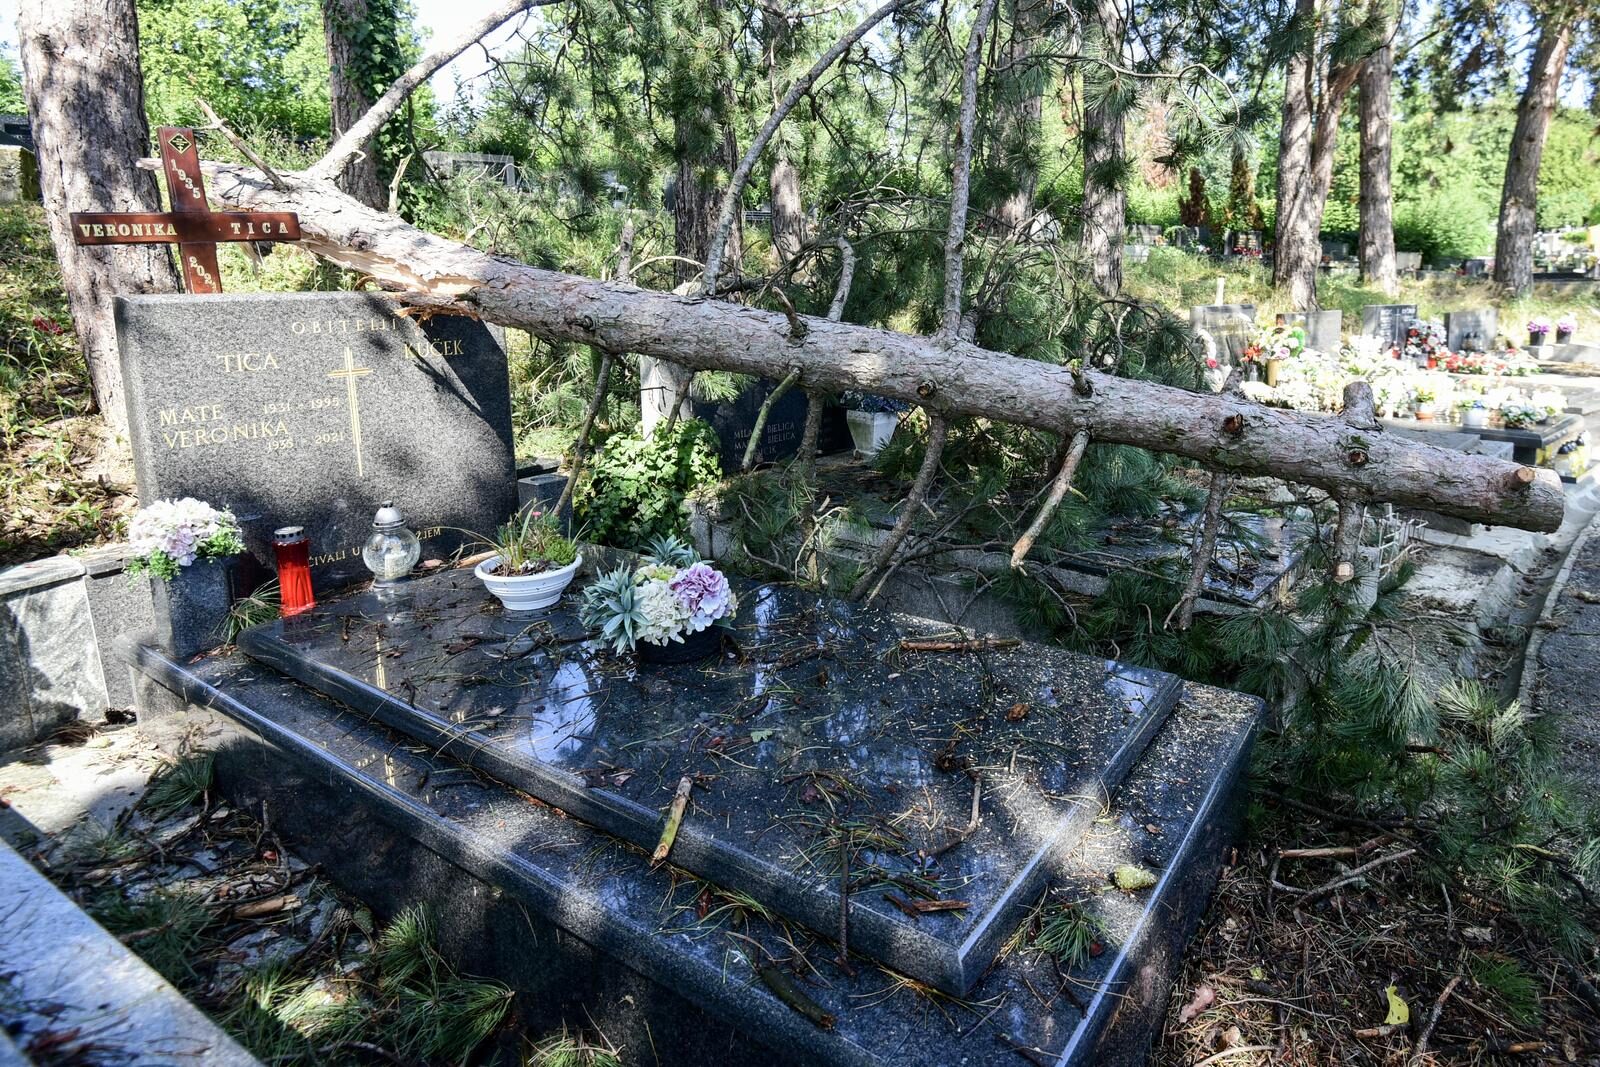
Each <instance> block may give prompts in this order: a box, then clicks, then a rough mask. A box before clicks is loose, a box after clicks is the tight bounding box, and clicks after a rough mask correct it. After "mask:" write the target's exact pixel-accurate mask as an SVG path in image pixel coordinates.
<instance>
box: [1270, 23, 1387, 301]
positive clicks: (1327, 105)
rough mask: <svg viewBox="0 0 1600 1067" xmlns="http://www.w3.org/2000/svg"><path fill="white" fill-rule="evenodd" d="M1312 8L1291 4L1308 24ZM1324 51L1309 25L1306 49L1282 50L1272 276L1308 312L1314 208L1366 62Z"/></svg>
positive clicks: (1318, 211)
mask: <svg viewBox="0 0 1600 1067" xmlns="http://www.w3.org/2000/svg"><path fill="white" fill-rule="evenodd" d="M1316 9H1317V0H1297V2H1296V5H1295V11H1296V14H1297V15H1298V16H1299V17H1301V18H1302V19H1304V20H1305V21H1306V24H1307V25H1308V26H1309V25H1311V24H1312V23H1313V22H1314V20H1315V16H1316ZM1326 51H1327V49H1326V46H1325V45H1319V44H1318V38H1317V35H1316V33H1315V32H1314V31H1313V32H1312V33H1311V37H1310V43H1308V45H1307V47H1306V50H1304V51H1301V52H1296V53H1295V54H1294V55H1292V56H1290V57H1289V61H1288V62H1287V63H1286V64H1285V66H1284V86H1283V125H1282V127H1281V129H1280V130H1279V134H1278V224H1277V226H1278V229H1277V242H1276V244H1275V245H1274V251H1273V260H1272V283H1273V285H1275V286H1277V287H1279V288H1280V289H1285V290H1287V292H1288V295H1289V302H1290V304H1291V305H1292V306H1293V307H1294V309H1295V310H1296V311H1310V310H1312V309H1314V308H1315V307H1316V306H1317V267H1318V266H1320V265H1321V263H1322V240H1321V237H1322V215H1323V211H1324V210H1325V209H1326V208H1327V206H1328V190H1329V188H1330V187H1331V186H1332V184H1333V153H1334V149H1335V147H1336V146H1337V142H1338V139H1339V118H1340V116H1342V115H1343V114H1344V104H1345V99H1346V98H1347V97H1348V96H1349V95H1350V90H1351V89H1352V88H1354V87H1355V83H1356V79H1357V78H1358V77H1360V74H1361V71H1362V69H1363V67H1364V66H1365V63H1366V61H1365V58H1362V59H1359V60H1356V61H1354V62H1346V63H1340V64H1337V65H1333V64H1331V63H1330V62H1329V61H1328V59H1329V57H1328V56H1327V54H1326ZM1319 72H1320V74H1321V76H1320V77H1319V76H1318V75H1319ZM1319 83H1320V85H1319ZM1319 88H1320V92H1319Z"/></svg>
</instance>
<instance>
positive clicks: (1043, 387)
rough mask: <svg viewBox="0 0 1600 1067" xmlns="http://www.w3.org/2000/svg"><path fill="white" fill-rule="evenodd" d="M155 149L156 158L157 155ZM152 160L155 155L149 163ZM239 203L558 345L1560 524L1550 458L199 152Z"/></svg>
mask: <svg viewBox="0 0 1600 1067" xmlns="http://www.w3.org/2000/svg"><path fill="white" fill-rule="evenodd" d="M147 163H148V161H147ZM151 165H153V164H151ZM204 168H205V172H206V178H207V184H208V187H209V188H210V190H211V193H212V196H213V197H214V198H215V199H217V200H220V201H222V202H225V203H226V204H228V205H229V206H230V207H235V208H244V209H251V208H253V209H259V210H277V211H295V212H298V213H299V215H300V227H301V232H302V233H303V234H304V239H303V241H302V242H301V243H302V245H303V246H305V247H306V248H307V249H308V250H310V251H312V252H314V253H316V254H317V255H319V256H322V257H324V258H326V259H328V260H329V261H331V262H333V263H336V264H338V265H339V266H342V267H347V268H350V269H353V270H357V271H361V272H363V273H365V274H367V275H370V276H371V277H373V278H374V279H376V280H377V281H378V282H380V283H382V284H385V285H388V286H391V287H394V288H397V289H399V290H401V291H402V293H403V294H404V296H405V298H406V299H407V300H409V301H410V302H412V303H415V304H418V305H422V306H429V307H435V308H438V309H440V310H452V311H460V312H466V313H470V314H473V315H477V316H481V317H482V318H484V319H486V320H488V321H490V322H495V323H499V324H501V325H503V326H511V327H516V328H517V329H522V330H527V331H529V332H530V333H532V334H534V335H536V336H538V337H541V338H543V339H545V340H548V341H573V342H580V343H585V344H591V345H594V346H596V347H598V348H600V349H602V350H604V351H609V352H614V353H615V352H636V353H640V354H642V355H647V356H652V357H655V358H657V359H663V360H668V361H671V362H674V363H679V364H682V365H684V366H687V367H691V368H693V369H696V370H721V371H734V372H738V373H742V374H754V375H761V376H764V377H767V378H772V379H783V378H785V377H786V376H788V375H789V374H790V372H791V371H793V370H795V369H796V368H798V369H799V371H800V378H799V384H800V385H801V386H803V387H804V388H805V389H807V390H844V389H857V390H861V391H864V392H869V393H878V394H881V395H883V396H889V397H895V398H896V399H900V400H906V401H910V402H912V403H916V404H921V405H922V406H924V407H925V408H927V409H929V410H930V411H931V412H934V413H938V414H942V415H945V416H947V417H957V416H977V417H981V418H988V419H994V420H998V421H1003V422H1010V423H1015V424H1019V425H1025V426H1032V427H1037V428H1039V429H1042V430H1048V431H1051V432H1054V433H1059V434H1074V433H1078V432H1087V433H1088V434H1089V436H1090V438H1091V439H1092V440H1094V441H1096V442H1100V443H1115V444H1128V445H1137V446H1139V447H1141V448H1146V449H1150V450H1151V451H1155V452H1166V453H1170V454H1173V455H1177V456H1182V457H1184V458H1186V459H1189V460H1192V461H1194V462H1196V463H1198V464H1200V465H1202V466H1205V467H1207V468H1210V469H1212V470H1219V471H1226V472H1229V473H1233V474H1241V475H1268V476H1271V477H1275V478H1280V479H1283V480H1285V481H1289V482H1299V483H1302V484H1305V485H1311V486H1316V487H1318V488H1320V489H1323V490H1325V491H1327V492H1328V493H1329V494H1330V495H1332V496H1334V497H1336V498H1339V499H1341V500H1347V501H1355V502H1372V501H1389V502H1392V503H1394V504H1396V505H1400V506H1404V507H1412V508H1422V509H1427V510H1431V511H1436V512H1440V513H1442V514H1446V515H1453V516H1457V517H1459V518H1464V519H1469V520H1473V521H1478V522H1485V523H1491V524H1499V525H1507V526H1518V527H1522V528H1524V529H1529V530H1554V529H1556V528H1557V527H1558V526H1559V525H1560V523H1561V517H1562V512H1563V508H1564V505H1565V494H1564V492H1563V490H1562V487H1561V482H1560V479H1559V478H1558V477H1557V476H1556V474H1555V472H1554V471H1551V470H1548V469H1544V468H1532V467H1526V466H1522V465H1520V464H1516V463H1507V462H1504V461H1502V460H1497V459H1492V458H1490V457H1487V456H1478V455H1466V454H1463V453H1460V452H1455V451H1451V450H1448V449H1444V448H1439V447H1435V446H1432V445H1426V444H1420V443H1416V442H1414V441H1411V440H1408V439H1405V438H1402V437H1400V436H1398V435H1394V434H1386V433H1383V432H1381V431H1380V430H1371V429H1362V428H1358V427H1353V426H1351V425H1350V424H1349V423H1347V422H1346V421H1344V420H1342V419H1340V418H1338V417H1337V416H1332V415H1319V414H1307V413H1303V412H1296V411H1286V410H1282V409H1278V408H1268V407H1265V406H1263V405H1260V404H1255V403H1251V402H1249V401H1246V400H1243V399H1240V398H1238V397H1236V396H1225V395H1218V394H1210V393H1194V392H1189V391H1187V390H1184V389H1178V388H1174V387H1171V386H1165V385H1159V384H1155V383H1152V382H1144V381H1136V380H1132V379H1127V378H1116V377H1111V376H1107V375H1101V374H1096V373H1094V372H1092V371H1088V372H1085V373H1084V374H1083V375H1082V376H1081V377H1075V376H1074V375H1073V373H1072V372H1071V371H1069V370H1068V369H1067V368H1064V367H1058V366H1054V365H1051V364H1046V363H1040V362H1037V361H1034V360H1027V359H1019V358H1017V357H1015V356H1009V355H1005V354H1004V353H1000V352H992V351H988V350H985V349H982V348H979V347H977V346H976V345H972V344H969V343H966V342H963V341H955V342H949V341H944V340H939V339H933V338H927V337H916V336H912V335H908V334H902V333H895V332H892V331H888V330H880V329H874V328H871V327H866V326H856V325H850V324H847V323H839V322H831V321H829V320H827V319H820V318H810V317H796V318H793V319H791V318H790V317H788V316H786V315H783V314H778V313H775V312H767V311H761V310H758V309H755V308H750V307H745V306H741V305H737V304H730V303H724V302H721V301H716V300H707V299H703V298H699V297H688V296H674V295H672V294H669V293H661V292H655V291H652V290H644V289H637V288H633V287H631V286H627V285H622V284H617V283H607V282H600V281H595V280H593V279H590V278H581V277H576V276H574V275H570V274H562V273H559V272H556V271H548V270H540V269H538V268H535V267H530V266H527V265H525V264H522V263H518V262H515V261H512V260H507V259H503V258H500V257H497V256H493V255H490V254H488V253H485V252H481V251H478V250H476V249H473V248H470V247H468V246H467V245H464V244H461V243H459V242H456V241H451V240H448V239H446V238H443V237H439V236H437V235H434V234H430V233H427V232H424V231H422V230H419V229H417V228H416V227H413V226H411V225H409V224H407V223H406V222H405V221H403V220H402V219H400V218H398V217H396V216H393V215H388V214H385V213H383V212H380V211H375V210H373V209H370V208H368V207H366V206H364V205H362V204H361V203H359V202H357V201H356V200H354V199H352V198H350V197H348V196H346V195H344V194H343V193H341V192H340V191H339V190H338V189H337V188H335V187H334V186H333V184H332V183H331V182H329V181H326V180H320V179H310V178H306V177H304V176H301V175H297V174H273V175H270V176H269V175H268V174H265V173H263V172H261V171H259V170H256V169H254V168H251V167H245V166H240V165H234V164H220V163H206V164H204Z"/></svg>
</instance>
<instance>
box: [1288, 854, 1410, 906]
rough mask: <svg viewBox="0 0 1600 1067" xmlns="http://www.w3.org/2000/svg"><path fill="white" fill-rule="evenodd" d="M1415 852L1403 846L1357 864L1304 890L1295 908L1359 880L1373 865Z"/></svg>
mask: <svg viewBox="0 0 1600 1067" xmlns="http://www.w3.org/2000/svg"><path fill="white" fill-rule="evenodd" d="M1416 854H1417V850H1416V849H1414V848H1405V849H1401V850H1400V851H1399V852H1391V853H1389V854H1388V855H1387V856H1379V857H1378V858H1377V859H1375V860H1372V861H1371V862H1370V863H1363V864H1362V865H1361V866H1359V867H1357V868H1355V869H1354V870H1352V871H1349V872H1347V873H1345V874H1341V875H1340V876H1339V877H1337V878H1335V879H1333V880H1332V881H1329V882H1324V883H1322V884H1321V885H1319V886H1317V887H1316V888H1315V889H1308V890H1306V892H1305V895H1304V896H1302V897H1301V898H1300V899H1299V900H1298V901H1296V902H1295V907H1297V908H1299V907H1304V906H1305V905H1306V904H1309V903H1311V902H1312V901H1313V900H1316V899H1318V898H1319V897H1324V896H1327V895H1328V894H1329V893H1331V892H1333V891H1334V890H1335V889H1338V888H1339V887H1340V886H1346V885H1349V884H1350V883H1351V882H1355V881H1359V880H1360V879H1361V878H1362V877H1364V876H1365V875H1366V874H1367V872H1368V871H1371V870H1372V869H1373V868H1375V867H1381V866H1383V865H1384V864H1385V863H1393V862H1394V861H1396V860H1403V859H1405V858H1406V857H1407V856H1415V855H1416Z"/></svg>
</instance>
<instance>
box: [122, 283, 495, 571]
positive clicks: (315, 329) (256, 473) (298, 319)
mask: <svg viewBox="0 0 1600 1067" xmlns="http://www.w3.org/2000/svg"><path fill="white" fill-rule="evenodd" d="M395 307H396V305H395V303H394V302H393V301H392V300H390V299H388V298H386V297H383V296H381V295H378V294H375V293H300V294H285V295H273V296H235V295H223V296H205V297H193V296H136V297H119V298H118V299H117V308H116V317H117V339H118V344H119V346H120V347H121V351H122V369H123V375H124V377H125V378H126V381H127V390H128V392H127V396H128V413H129V420H128V421H129V427H130V431H131V434H130V436H131V437H132V440H133V454H134V468H135V471H136V472H137V475H138V482H139V495H140V498H141V499H142V500H146V501H150V500H156V499H159V498H166V497H182V496H193V497H198V498H200V499H202V500H206V501H209V502H210V503H212V504H215V505H219V506H223V505H225V506H227V507H229V508H232V509H233V511H234V513H235V514H236V515H238V517H239V519H240V523H241V525H242V526H243V528H244V533H245V541H246V543H247V544H248V546H249V548H250V551H251V553H252V554H253V555H254V556H255V557H256V558H257V559H259V560H261V561H262V562H263V563H265V564H267V565H269V566H270V564H271V561H272V558H273V556H272V548H271V540H272V531H273V530H274V529H275V528H277V527H279V526H285V525H297V526H304V527H305V528H306V532H307V534H308V535H309V536H310V539H311V553H312V565H313V577H314V578H315V580H316V582H317V584H318V586H319V588H325V587H330V586H333V585H337V584H343V583H345V582H349V581H352V580H357V579H361V578H365V577H368V572H367V571H366V568H365V567H364V566H363V565H362V562H361V545H362V544H363V542H365V540H366V538H367V536H368V534H369V533H370V524H371V522H372V516H373V513H374V512H375V511H376V510H377V508H378V506H379V504H381V503H382V502H383V501H385V500H390V499H392V500H394V501H395V502H396V504H398V505H399V507H400V508H401V509H402V510H403V511H404V512H405V513H406V516H407V518H408V520H409V522H410V525H411V528H412V529H413V530H415V531H416V532H417V534H418V535H419V536H420V537H422V538H423V539H424V542H425V549H424V551H425V553H430V554H437V553H447V552H449V551H452V550H454V549H455V548H456V547H458V546H459V545H460V544H461V543H462V541H463V540H464V539H465V535H464V534H463V533H461V532H460V530H462V529H466V530H475V531H480V532H487V531H489V530H492V529H493V527H494V526H495V525H496V524H498V523H500V522H503V521H505V519H506V518H507V517H508V516H509V515H510V514H511V513H512V511H513V510H514V509H515V507H516V484H515V478H514V468H513V464H512V444H511V405H510V381H509V378H508V376H507V369H506V356H505V352H504V350H503V349H502V347H501V346H500V343H499V342H498V341H497V340H496V338H495V336H494V334H493V333H492V332H491V331H490V330H489V328H488V327H486V326H484V325H483V324H482V323H480V322H477V321H475V320H472V319H468V318H463V317H460V316H447V315H440V316H435V317H434V318H432V319H429V320H428V321H427V322H426V323H425V324H418V323H417V322H415V321H413V320H411V319H408V318H402V317H399V316H397V315H396V314H395Z"/></svg>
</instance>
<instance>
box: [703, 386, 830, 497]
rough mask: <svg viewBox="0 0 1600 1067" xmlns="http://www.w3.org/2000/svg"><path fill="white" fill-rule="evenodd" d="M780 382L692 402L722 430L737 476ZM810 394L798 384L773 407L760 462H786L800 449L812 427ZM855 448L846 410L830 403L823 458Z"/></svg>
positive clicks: (728, 468)
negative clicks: (717, 400) (807, 428)
mask: <svg viewBox="0 0 1600 1067" xmlns="http://www.w3.org/2000/svg"><path fill="white" fill-rule="evenodd" d="M774 388H776V383H774V382H770V381H768V380H767V379H765V378H762V379H759V380H758V381H757V382H755V383H754V384H753V385H750V386H748V387H747V388H745V389H744V390H743V391H742V392H740V393H739V395H738V396H736V397H734V398H733V399H732V400H726V401H722V402H721V403H712V402H709V401H704V400H696V401H694V402H693V403H692V404H691V407H692V409H693V412H694V417H695V418H697V419H703V420H705V421H706V422H708V423H710V424H711V428H712V429H713V430H715V431H717V440H718V441H719V442H721V445H722V453H721V455H722V469H723V470H724V471H725V472H727V473H729V474H732V473H733V472H735V471H737V470H738V469H739V464H740V463H741V462H743V460H744V450H745V447H746V446H747V445H748V444H749V443H750V434H751V432H752V431H753V430H754V429H755V425H756V418H757V417H758V416H759V415H760V413H761V405H762V404H763V403H765V402H766V399H767V397H768V395H769V394H771V392H772V390H773V389H774ZM807 403H808V402H807V400H806V394H805V392H804V390H802V389H800V388H799V387H798V386H796V387H795V388H792V389H790V390H789V391H788V392H786V393H784V394H783V395H782V396H781V397H779V398H778V402H777V403H776V404H774V405H772V413H771V414H770V415H768V416H767V424H766V426H764V427H763V428H762V430H761V443H760V444H759V445H757V446H756V462H758V463H771V462H774V461H776V460H780V459H786V458H788V457H789V456H792V455H794V454H795V453H796V452H797V451H799V449H800V437H801V434H802V433H803V432H804V430H805V423H806V406H807ZM849 447H850V430H849V427H848V426H846V425H845V420H844V412H843V411H842V410H841V409H840V408H838V407H835V406H833V405H831V404H830V405H829V406H828V407H827V408H826V410H825V411H824V412H823V416H822V429H821V431H820V432H819V433H818V435H817V450H818V451H819V452H821V453H823V454H825V455H826V454H827V453H830V452H840V451H843V450H844V449H847V448H849Z"/></svg>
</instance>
